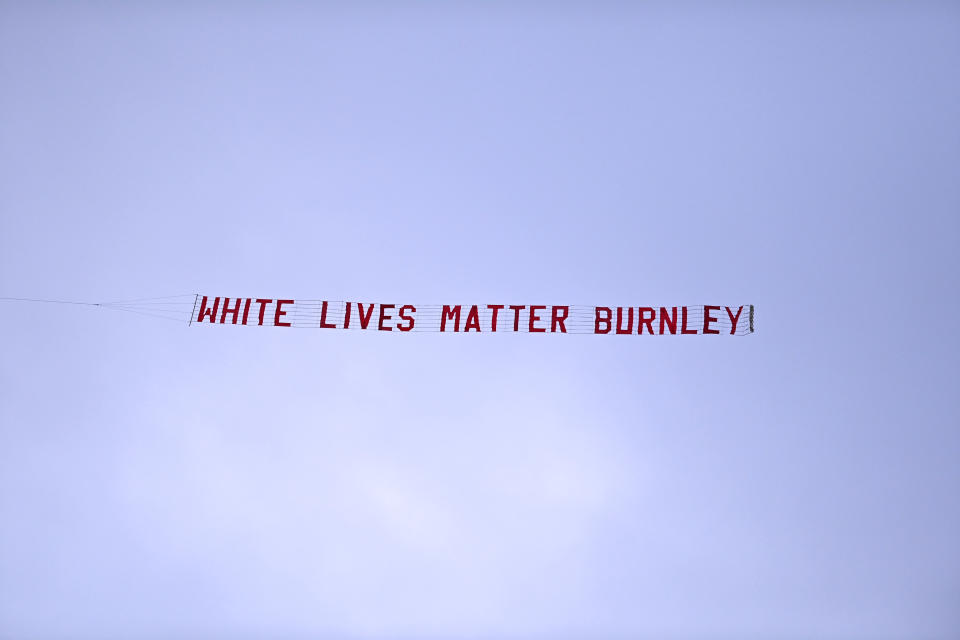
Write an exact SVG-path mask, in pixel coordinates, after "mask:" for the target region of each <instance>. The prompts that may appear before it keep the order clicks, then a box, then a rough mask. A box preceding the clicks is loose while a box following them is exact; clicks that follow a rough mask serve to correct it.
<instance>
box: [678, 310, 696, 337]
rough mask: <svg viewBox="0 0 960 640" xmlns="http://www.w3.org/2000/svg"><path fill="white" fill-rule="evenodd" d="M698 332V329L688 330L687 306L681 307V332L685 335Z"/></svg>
mask: <svg viewBox="0 0 960 640" xmlns="http://www.w3.org/2000/svg"><path fill="white" fill-rule="evenodd" d="M696 332H697V330H696V329H693V330H691V331H687V308H686V307H680V333H681V334H684V335H691V334H694V333H696Z"/></svg>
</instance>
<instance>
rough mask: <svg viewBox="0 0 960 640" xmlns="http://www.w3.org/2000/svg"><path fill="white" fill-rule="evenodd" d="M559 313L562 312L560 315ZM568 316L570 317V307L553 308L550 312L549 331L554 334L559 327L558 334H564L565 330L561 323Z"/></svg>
mask: <svg viewBox="0 0 960 640" xmlns="http://www.w3.org/2000/svg"><path fill="white" fill-rule="evenodd" d="M561 311H562V312H563V314H562V315H561V313H560V312H561ZM568 315H570V307H553V308H552V309H551V311H550V331H551V332H552V333H556V332H557V327H558V326H559V327H560V333H566V332H567V328H566V327H565V326H564V325H563V321H564V320H566V319H567V316H568Z"/></svg>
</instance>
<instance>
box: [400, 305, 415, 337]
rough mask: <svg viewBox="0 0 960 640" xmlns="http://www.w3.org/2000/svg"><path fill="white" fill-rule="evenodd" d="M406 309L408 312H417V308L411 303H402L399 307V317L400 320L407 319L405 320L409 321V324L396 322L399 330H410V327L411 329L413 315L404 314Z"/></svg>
mask: <svg viewBox="0 0 960 640" xmlns="http://www.w3.org/2000/svg"><path fill="white" fill-rule="evenodd" d="M407 309H409V310H410V313H416V312H417V308H416V307H415V306H413V305H412V304H405V305H403V306H402V307H400V319H401V320H405V321H407V322H409V323H410V324H408V325H407V326H403V325H402V324H398V325H397V329H399V330H400V331H410V330H411V329H413V323H414V319H413V316H408V315H406V312H407Z"/></svg>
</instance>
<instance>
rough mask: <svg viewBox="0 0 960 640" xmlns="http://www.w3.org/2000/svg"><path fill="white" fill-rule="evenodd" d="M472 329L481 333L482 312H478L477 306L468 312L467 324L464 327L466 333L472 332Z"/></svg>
mask: <svg viewBox="0 0 960 640" xmlns="http://www.w3.org/2000/svg"><path fill="white" fill-rule="evenodd" d="M470 329H473V330H474V331H480V312H479V310H477V305H473V306H472V307H470V311H468V312H467V322H466V324H464V325H463V332H464V333H466V332H468V331H470Z"/></svg>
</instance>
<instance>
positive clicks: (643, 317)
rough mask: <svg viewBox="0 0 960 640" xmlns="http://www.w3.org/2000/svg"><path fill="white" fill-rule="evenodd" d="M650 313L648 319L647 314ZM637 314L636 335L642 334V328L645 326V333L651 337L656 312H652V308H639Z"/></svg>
mask: <svg viewBox="0 0 960 640" xmlns="http://www.w3.org/2000/svg"><path fill="white" fill-rule="evenodd" d="M648 311H649V312H650V317H649V318H648V317H647V312H648ZM637 314H638V315H639V318H638V319H637V333H639V334H641V335H642V334H643V327H644V325H646V327H647V331H649V332H650V335H653V321H654V320H656V319H657V312H656V311H654V310H653V307H640V308H639V309H637Z"/></svg>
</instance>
